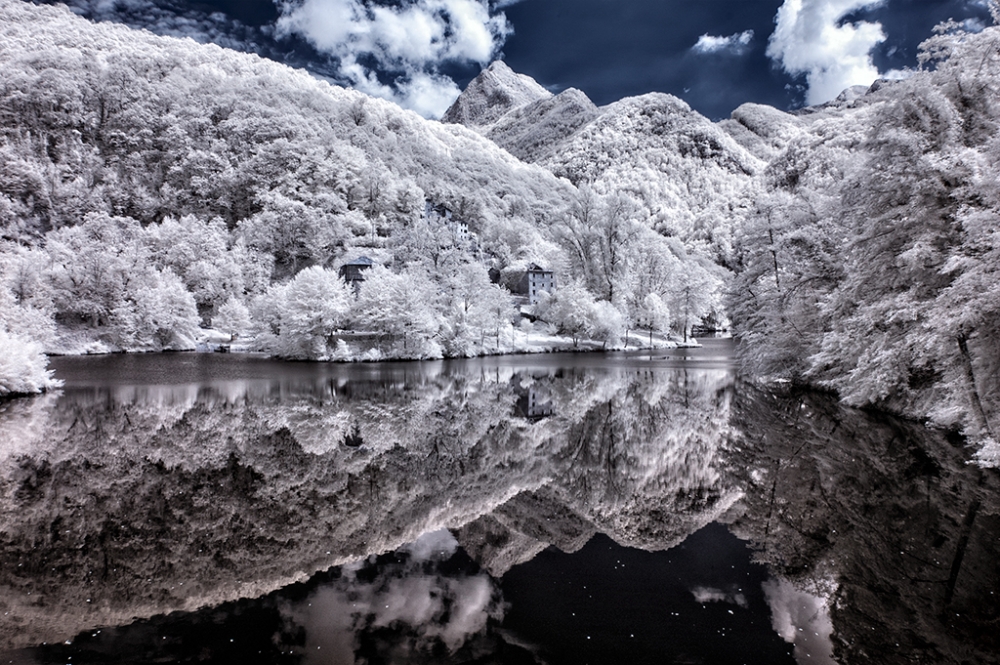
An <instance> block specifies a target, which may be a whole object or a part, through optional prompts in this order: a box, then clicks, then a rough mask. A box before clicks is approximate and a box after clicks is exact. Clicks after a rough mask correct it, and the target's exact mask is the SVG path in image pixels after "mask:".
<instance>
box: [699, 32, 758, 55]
mask: <svg viewBox="0 0 1000 665" xmlns="http://www.w3.org/2000/svg"><path fill="white" fill-rule="evenodd" d="M752 41H753V30H744V31H743V32H738V33H736V34H734V35H729V36H728V37H715V36H713V35H709V34H704V35H702V36H701V37H699V38H698V41H697V42H696V43H695V45H694V46H692V47H691V50H692V51H694V52H695V53H731V54H733V55H743V54H745V53H747V52H749V50H750V42H752Z"/></svg>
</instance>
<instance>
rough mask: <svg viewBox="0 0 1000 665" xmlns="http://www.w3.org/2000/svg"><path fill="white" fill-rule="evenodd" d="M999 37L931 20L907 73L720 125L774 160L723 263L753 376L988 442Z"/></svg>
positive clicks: (998, 288) (992, 395) (751, 110)
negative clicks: (856, 92)
mask: <svg viewBox="0 0 1000 665" xmlns="http://www.w3.org/2000/svg"><path fill="white" fill-rule="evenodd" d="M998 44H1000V29H998V28H996V27H992V28H987V29H986V30H984V31H982V32H980V33H977V34H972V33H965V32H962V31H960V30H959V29H958V26H956V25H946V26H942V27H941V28H940V30H939V34H938V35H937V36H935V37H934V38H932V39H930V40H928V41H927V42H926V43H925V44H924V45H923V56H922V59H923V62H924V64H925V67H926V69H925V71H922V72H919V73H917V74H915V75H914V76H912V77H911V78H909V79H908V80H905V81H899V82H894V83H888V82H879V83H876V84H875V85H874V86H872V89H871V90H870V91H868V93H867V94H865V95H864V96H862V97H859V98H857V99H855V100H853V101H850V102H848V101H841V102H837V103H832V104H830V105H829V106H828V107H826V108H817V109H810V111H811V112H810V113H803V114H799V115H797V116H794V117H793V116H788V115H785V114H781V113H778V112H775V111H774V110H773V109H762V108H760V107H749V106H748V107H744V108H741V109H738V110H737V112H736V113H734V118H733V120H730V121H727V123H728V128H729V129H730V130H731V131H733V134H734V136H737V137H738V138H739V137H742V139H743V140H744V141H745V142H746V144H747V145H748V146H756V147H757V148H758V149H759V150H761V153H762V154H764V153H766V152H767V151H770V152H771V153H772V154H773V155H774V157H773V158H772V159H771V160H770V163H769V165H768V166H767V168H766V169H765V170H764V171H763V173H762V174H761V175H760V177H759V178H758V182H757V186H758V193H757V194H756V196H755V201H754V206H753V210H752V211H751V213H750V214H749V215H748V216H747V218H746V220H745V222H744V223H743V225H742V230H741V231H740V235H739V237H738V239H737V246H738V255H737V260H736V262H735V263H734V268H735V271H736V278H735V281H734V283H733V287H732V300H731V309H730V315H731V316H732V318H733V321H734V324H735V331H736V333H737V335H738V336H739V337H740V338H741V339H742V340H743V341H744V343H745V344H744V350H745V352H746V354H745V360H746V361H747V364H748V366H749V367H751V368H752V369H753V371H755V372H758V373H761V374H765V375H771V376H778V377H784V378H788V379H792V380H795V381H800V382H805V383H809V384H813V385H819V386H824V387H827V388H830V389H833V390H835V391H837V392H838V393H839V394H840V396H841V397H842V398H843V399H844V400H845V401H847V402H848V403H850V404H854V405H859V406H875V407H878V408H883V409H888V410H891V411H895V412H900V413H903V414H906V415H909V416H912V417H918V418H930V419H931V420H932V421H933V422H935V423H939V424H946V425H949V426H955V427H959V428H963V429H964V430H965V431H966V433H967V434H969V435H970V436H971V437H973V438H974V439H979V440H984V441H986V442H987V443H988V444H989V443H990V442H992V441H994V440H995V434H996V428H997V427H998V426H1000V420H998V416H1000V337H998V335H1000V279H998V278H1000V244H998V237H997V236H998V229H1000V223H998V220H1000V217H998V215H1000V190H998V183H1000V159H998V158H1000V137H998V132H997V129H998V121H1000V95H998V86H1000V50H998ZM988 449H989V450H993V451H994V452H993V453H992V454H993V455H996V453H997V452H998V451H997V450H996V447H995V443H994V444H992V445H991V446H990V448H988Z"/></svg>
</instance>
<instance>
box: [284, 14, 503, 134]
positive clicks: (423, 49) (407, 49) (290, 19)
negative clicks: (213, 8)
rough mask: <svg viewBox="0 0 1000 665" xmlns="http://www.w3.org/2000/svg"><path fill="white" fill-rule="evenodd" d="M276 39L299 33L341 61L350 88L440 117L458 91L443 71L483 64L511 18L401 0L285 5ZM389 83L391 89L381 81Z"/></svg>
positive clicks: (501, 41) (341, 71)
mask: <svg viewBox="0 0 1000 665" xmlns="http://www.w3.org/2000/svg"><path fill="white" fill-rule="evenodd" d="M281 9H282V15H281V18H279V19H278V24H277V30H278V35H279V36H282V35H291V34H297V35H301V36H302V37H304V38H305V39H306V40H308V41H309V42H310V43H311V44H312V45H313V46H314V47H315V48H316V49H317V50H319V51H321V52H323V53H326V54H329V55H332V56H334V57H336V58H338V59H339V60H340V73H341V75H342V76H344V77H345V78H346V79H347V80H348V81H349V82H350V83H351V85H352V86H353V87H355V88H358V89H359V90H362V91H364V92H367V93H369V94H372V95H376V96H379V97H385V98H389V99H393V100H394V101H397V102H398V103H400V104H401V105H403V106H405V107H407V108H411V109H413V110H415V111H417V112H419V113H421V114H423V115H427V116H439V115H441V114H442V113H444V111H445V110H446V109H447V107H448V106H449V105H450V104H451V102H452V101H454V99H455V97H457V96H458V93H459V90H458V86H457V85H456V84H455V82H454V81H453V80H451V79H450V78H448V77H447V76H444V75H442V74H441V73H440V72H439V71H438V67H439V66H441V65H442V64H444V63H446V62H462V63H468V62H473V63H479V64H482V65H485V64H486V63H488V62H489V61H490V59H492V57H493V55H494V54H495V53H496V51H497V49H498V48H499V46H500V45H501V44H502V43H503V41H504V40H505V39H506V38H507V36H508V35H509V34H510V32H511V29H510V26H509V24H508V23H507V19H506V17H505V16H504V15H503V14H502V13H500V14H495V15H492V16H491V15H490V9H489V6H488V5H487V4H486V3H485V2H481V1H480V0H403V1H402V2H399V3H395V4H393V5H391V6H383V5H381V4H374V3H368V2H365V1H364V0H296V1H292V0H287V1H284V2H282V3H281ZM386 77H389V78H390V79H391V80H390V81H389V82H388V83H386V82H384V80H385V79H386Z"/></svg>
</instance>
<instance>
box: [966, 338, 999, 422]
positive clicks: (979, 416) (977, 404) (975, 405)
mask: <svg viewBox="0 0 1000 665" xmlns="http://www.w3.org/2000/svg"><path fill="white" fill-rule="evenodd" d="M957 341H958V350H959V352H960V353H961V356H962V369H963V371H964V374H965V383H966V387H967V389H968V391H969V405H970V407H971V409H970V410H971V411H972V418H973V420H974V421H975V423H976V427H978V428H979V431H981V432H985V433H986V435H987V436H989V437H992V436H993V430H992V429H991V428H990V423H989V421H988V420H987V419H986V411H985V410H984V409H983V402H982V400H981V399H980V397H979V389H978V388H977V387H976V373H975V370H974V369H973V366H972V354H970V353H969V342H968V337H966V336H965V335H959V336H958V340H957Z"/></svg>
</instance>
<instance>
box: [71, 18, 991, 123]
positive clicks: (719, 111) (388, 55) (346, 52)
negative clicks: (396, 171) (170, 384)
mask: <svg viewBox="0 0 1000 665" xmlns="http://www.w3.org/2000/svg"><path fill="white" fill-rule="evenodd" d="M479 1H481V0H295V2H293V3H285V2H279V3H276V2H274V1H272V0H243V1H240V0H204V1H201V2H192V1H188V0H116V2H114V3H109V2H108V1H107V0H68V2H69V4H70V5H71V6H73V7H74V9H75V10H76V11H77V12H78V13H80V14H82V15H84V16H87V17H88V18H92V19H97V20H112V21H120V22H124V23H128V24H130V25H135V26H141V27H146V28H148V29H150V30H152V31H154V32H158V33H161V34H174V35H190V36H192V37H194V38H195V39H197V40H199V41H213V42H217V43H220V44H221V45H223V46H228V47H231V48H237V49H243V50H248V51H256V52H258V53H260V54H261V55H264V56H266V57H270V58H273V59H276V60H280V61H284V62H287V63H289V64H292V65H294V66H298V67H305V68H307V69H309V70H311V71H313V72H314V73H317V74H319V75H323V76H326V77H328V78H330V79H332V80H334V81H336V82H340V83H342V84H348V85H354V86H355V87H358V88H360V89H364V90H366V91H368V92H375V93H376V94H383V96H388V97H393V98H396V99H397V101H399V102H400V103H402V104H404V105H408V106H410V107H411V108H415V109H416V110H418V111H420V112H423V113H424V114H425V115H435V112H434V109H441V106H442V105H445V106H446V105H447V99H448V95H449V94H452V95H453V94H455V93H456V92H457V88H461V87H464V85H465V84H466V83H467V82H468V81H469V80H470V79H471V78H472V77H473V76H475V75H476V74H477V73H478V71H479V69H480V66H481V65H480V62H477V61H476V60H477V59H478V60H481V61H484V62H485V61H488V60H489V53H490V51H489V49H487V51H486V52H485V54H484V52H483V51H482V49H481V48H479V50H476V48H477V47H476V46H475V44H474V42H475V39H471V38H470V39H471V41H470V40H465V42H463V36H464V37H469V36H470V35H471V36H472V37H475V36H476V35H477V34H478V33H476V32H475V28H476V25H473V24H466V27H464V28H463V27H462V25H461V24H460V23H459V22H458V21H457V20H456V19H455V18H453V17H452V16H451V15H449V14H448V12H449V11H453V10H454V11H458V10H459V9H461V8H462V7H464V8H466V9H467V8H468V7H469V6H470V5H471V3H475V2H479ZM782 3H783V0H520V1H518V2H510V0H505V1H498V0H490V6H491V14H492V17H493V18H492V19H491V21H492V22H491V23H489V24H488V25H487V24H484V25H486V27H487V28H489V29H490V30H493V42H492V47H493V48H492V53H493V54H494V56H495V57H501V58H503V59H504V60H505V61H506V62H507V63H508V64H509V65H510V66H511V68H513V69H514V70H515V71H518V72H521V73H524V74H528V75H529V76H531V77H533V78H534V79H535V80H537V81H538V82H539V83H541V84H542V85H544V86H546V87H548V88H549V89H551V90H553V91H559V90H563V89H565V88H568V87H576V88H579V89H581V90H583V91H584V92H585V93H586V94H587V95H588V96H590V97H591V99H593V100H594V101H595V102H596V103H598V104H607V103H610V102H612V101H615V100H617V99H620V98H622V97H625V96H628V95H637V94H642V93H645V92H651V91H661V92H668V93H671V94H673V95H676V96H678V97H680V98H682V99H684V100H685V101H687V102H688V103H689V104H691V106H693V107H694V108H695V109H697V110H699V111H700V112H702V113H703V114H705V115H707V116H708V117H710V118H713V119H718V118H722V117H726V116H728V115H729V113H730V112H731V111H732V110H733V109H734V108H735V107H736V106H738V105H739V104H742V103H744V102H748V101H752V102H761V103H766V104H771V105H773V106H776V107H778V108H784V109H788V108H795V107H797V106H801V105H803V104H804V103H806V101H813V102H815V101H817V99H818V97H817V95H819V94H820V92H819V90H820V88H821V87H823V86H825V89H826V90H827V91H839V90H840V89H842V86H844V85H848V84H852V83H858V82H863V83H867V82H870V80H869V79H870V78H871V76H874V75H876V74H880V73H885V72H887V71H889V70H901V69H904V68H906V67H913V66H915V65H916V55H917V45H918V44H919V43H920V42H921V41H922V40H923V39H926V38H927V37H928V36H930V35H931V30H932V28H933V26H934V25H935V24H937V23H939V22H940V21H942V20H945V19H947V18H955V19H957V20H959V21H969V23H968V25H969V26H970V27H972V28H976V27H981V25H982V24H984V23H988V22H989V21H988V17H989V13H988V11H987V9H986V7H985V2H984V0H882V1H881V2H874V3H873V2H868V1H867V0H803V2H802V6H803V7H805V9H803V10H802V11H801V12H800V14H799V15H798V16H797V17H791V18H789V17H786V19H788V20H789V21H790V22H789V29H790V30H791V29H792V28H796V29H798V28H801V29H802V30H806V28H805V27H804V26H810V25H811V26H815V25H816V23H817V17H820V19H822V21H826V22H827V24H828V27H829V29H830V30H831V31H833V32H830V31H826V32H823V33H822V36H819V33H815V34H808V31H807V30H806V32H802V31H801V30H800V31H799V32H794V31H793V32H794V34H793V32H789V33H788V34H789V35H792V36H790V37H787V38H786V39H785V40H784V41H783V42H782V45H783V48H784V50H783V51H782V52H781V53H774V52H772V53H770V54H769V53H768V52H767V48H768V41H769V39H770V38H771V36H772V33H774V32H775V28H776V21H777V18H778V13H779V8H780V7H781V6H782ZM376 4H377V5H381V6H383V7H389V8H395V11H396V13H397V14H396V15H399V16H409V17H411V18H412V16H413V15H415V14H420V13H421V12H423V14H421V16H424V17H432V18H434V17H436V18H437V19H440V21H441V22H442V23H441V24H442V26H443V28H442V29H443V31H444V32H442V35H441V36H439V38H434V39H433V40H431V41H429V42H428V44H427V45H426V46H427V49H423V50H424V51H426V50H428V49H430V50H432V51H434V53H432V54H431V55H426V54H423V52H421V53H422V54H421V55H419V57H417V56H415V55H414V54H415V52H416V51H420V49H417V48H411V49H408V48H403V47H401V46H400V45H399V44H396V45H393V44H387V43H386V41H387V38H386V37H385V35H388V34H394V33H393V32H392V28H393V26H395V24H393V23H392V21H390V22H389V23H386V22H385V21H381V22H380V20H379V19H378V18H377V17H376V16H375V14H373V13H371V12H369V13H368V15H367V16H365V15H364V9H365V8H366V7H367V8H368V9H370V8H371V7H372V6H374V5H376ZM279 5H280V6H279ZM303 5H308V7H306V8H305V9H310V8H311V9H312V10H313V11H312V12H311V13H306V12H305V9H303ZM344 7H354V8H355V10H356V9H357V8H359V7H360V8H361V9H362V15H361V16H360V18H359V17H358V16H357V15H356V16H355V21H356V22H357V25H359V26H361V27H362V30H361V31H360V32H355V33H353V34H352V35H351V39H353V40H354V41H353V42H351V43H353V44H355V45H356V46H343V45H336V44H331V43H330V39H332V37H329V35H331V34H334V33H337V31H338V30H339V28H338V25H339V24H338V23H337V22H336V18H337V17H339V16H343V13H340V14H338V13H337V12H338V11H340V10H343V8H344ZM338 8H339V9H338ZM408 8H409V10H415V11H410V12H409V14H407V13H406V11H407V9H408ZM442 8H444V9H442ZM299 11H301V14H302V15H301V16H298V17H297V19H299V20H298V22H297V23H296V22H294V21H289V22H288V23H286V24H284V25H282V26H279V19H280V17H281V16H282V14H285V15H286V18H289V17H293V18H295V17H294V16H293V15H295V14H296V12H299ZM809 12H812V13H811V14H810V13H809ZM501 13H502V14H503V15H505V16H506V26H507V28H506V29H504V28H503V27H502V26H503V20H502V19H503V17H502V16H498V15H499V14H501ZM356 14H357V12H356ZM482 14H483V16H482V17H481V18H482V19H483V20H485V18H486V17H487V14H486V12H485V11H483V13H482ZM385 16H388V14H386V15H385ZM385 16H383V18H385ZM831 16H832V18H831ZM442 17H443V18H442ZM390 18H391V17H390ZM795 18H797V19H798V21H797V22H794V21H792V20H791V19H795ZM822 21H820V22H822ZM858 22H868V23H877V24H878V25H877V26H875V27H874V28H873V29H874V30H876V31H877V30H878V29H879V28H880V29H881V37H879V38H875V39H872V40H870V42H871V43H870V45H869V46H865V47H864V49H863V52H862V53H860V54H858V53H853V54H852V53H848V52H846V51H845V52H843V53H839V52H837V51H836V49H834V52H832V53H831V52H830V49H827V48H824V45H823V44H821V43H819V42H821V41H822V40H823V39H827V38H831V37H830V36H831V35H834V36H833V37H832V38H831V41H832V42H836V41H837V36H836V35H837V33H836V31H837V30H840V31H841V36H843V31H845V30H853V29H854V27H853V26H854V25H855V24H857V23H858ZM473 23H475V22H473ZM469 25H472V27H471V28H470V27H468V26H469ZM387 26H389V27H387ZM497 26H501V27H500V28H498V27H497ZM395 27H398V26H395ZM511 29H512V30H511ZM859 29H860V30H864V29H865V28H864V27H863V26H862V27H861V28H859ZM370 34H374V35H375V36H374V37H370ZM359 35H360V37H359ZM380 35H381V37H380ZM487 37H489V34H488V33H487ZM479 38H480V39H481V38H482V35H479ZM379 39H381V41H379ZM366 40H372V41H371V43H369V44H368V48H367V50H366V46H365V45H366V43H367V42H366ZM699 40H701V41H700V42H699ZM727 40H728V41H727ZM487 41H488V39H487ZM443 42H449V43H450V44H451V45H450V46H447V48H445V47H444V46H442V43H443ZM466 42H468V43H466ZM469 43H473V45H471V46H470V45H469ZM462 44H465V45H464V46H463V45H462ZM696 45H698V46H696ZM352 49H353V50H352ZM772 50H773V48H772ZM373 51H374V52H373ZM794 62H799V63H800V64H799V65H798V69H796V66H795V65H794V64H789V63H794ZM802 62H805V63H806V64H801V63H802ZM866 66H867V67H868V68H869V69H870V73H869V74H868V78H867V79H866V74H865V73H864V72H865V67H866ZM786 69H791V70H792V73H789V72H788V71H786ZM875 69H877V72H876V71H875ZM359 72H361V73H360V74H359ZM365 77H367V78H365ZM444 77H447V78H444ZM448 79H450V80H448ZM456 86H457V87H456ZM810 86H812V89H813V93H814V94H813V95H812V98H811V99H810V98H809V97H808V91H809V89H810ZM831 94H836V93H835V92H832V93H829V94H827V97H829V96H830V95H831Z"/></svg>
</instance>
